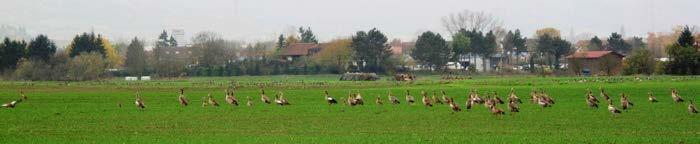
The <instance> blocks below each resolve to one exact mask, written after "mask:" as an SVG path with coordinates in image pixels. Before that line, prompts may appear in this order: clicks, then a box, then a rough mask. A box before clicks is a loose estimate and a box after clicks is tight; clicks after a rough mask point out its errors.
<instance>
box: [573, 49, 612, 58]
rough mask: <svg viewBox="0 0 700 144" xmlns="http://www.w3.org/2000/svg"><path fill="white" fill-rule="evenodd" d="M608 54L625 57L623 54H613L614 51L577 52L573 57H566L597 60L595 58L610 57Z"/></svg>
mask: <svg viewBox="0 0 700 144" xmlns="http://www.w3.org/2000/svg"><path fill="white" fill-rule="evenodd" d="M608 54H615V55H619V56H620V57H624V56H623V55H622V54H619V53H617V52H613V51H582V52H576V53H574V54H572V55H568V56H566V58H588V59H595V58H600V57H602V56H605V55H608Z"/></svg>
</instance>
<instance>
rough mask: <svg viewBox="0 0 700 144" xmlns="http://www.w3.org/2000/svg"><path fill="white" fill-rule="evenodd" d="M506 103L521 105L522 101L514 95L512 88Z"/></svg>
mask: <svg viewBox="0 0 700 144" xmlns="http://www.w3.org/2000/svg"><path fill="white" fill-rule="evenodd" d="M508 102H518V103H523V101H521V100H520V98H519V97H518V96H517V95H515V89H514V88H510V96H508Z"/></svg>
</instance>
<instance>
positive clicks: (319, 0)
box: [0, 0, 700, 42]
mask: <svg viewBox="0 0 700 144" xmlns="http://www.w3.org/2000/svg"><path fill="white" fill-rule="evenodd" d="M697 6H700V1H699V0H3V1H2V2H0V24H3V25H12V26H18V27H23V28H26V29H27V31H28V32H29V33H30V34H31V35H37V34H47V35H48V36H49V37H50V38H52V39H56V40H69V39H71V38H72V37H74V36H75V35H76V34H78V33H82V32H89V31H94V32H96V33H100V34H102V35H104V36H106V37H108V38H110V39H112V40H120V41H124V40H129V39H132V38H133V37H139V38H140V39H144V40H147V41H153V40H155V39H156V38H157V36H158V34H159V33H160V32H162V31H163V30H167V31H170V30H172V29H182V30H184V31H185V37H186V38H187V39H190V38H191V36H193V35H194V34H195V33H197V32H201V31H213V32H215V33H218V34H220V35H221V36H222V37H223V38H225V39H234V40H243V41H249V42H251V41H265V40H275V39H276V38H277V36H279V34H280V33H289V32H292V31H294V30H295V29H296V28H298V27H299V26H304V27H311V29H312V30H313V31H314V33H316V35H317V37H318V38H319V40H320V41H328V40H332V39H335V38H345V37H350V36H352V34H354V33H355V32H357V31H360V30H365V31H366V30H369V29H371V28H378V29H379V30H380V31H382V32H384V33H385V34H386V35H387V36H388V37H389V38H390V39H394V38H398V39H402V40H406V41H408V40H412V39H415V38H416V37H417V36H418V35H419V34H420V33H422V32H424V31H428V30H430V31H434V32H438V33H441V34H442V35H448V33H447V32H446V31H445V28H443V27H442V24H441V20H440V19H441V18H443V17H445V16H447V15H449V14H450V13H455V12H460V11H463V10H470V11H483V12H486V13H490V14H492V15H494V16H496V17H497V18H498V19H500V20H501V21H503V24H504V26H505V28H507V29H520V30H521V31H522V32H523V33H524V34H525V35H526V36H531V35H532V34H533V33H534V32H535V31H536V30H537V29H539V28H544V27H554V28H557V29H560V30H561V31H562V36H570V35H571V31H572V30H573V34H574V35H582V34H583V35H599V36H603V37H604V36H606V35H609V34H610V33H612V32H620V31H624V33H625V35H626V36H646V33H647V32H651V31H653V32H665V31H671V28H672V27H673V26H677V25H700V8H697ZM623 29H624V30H623Z"/></svg>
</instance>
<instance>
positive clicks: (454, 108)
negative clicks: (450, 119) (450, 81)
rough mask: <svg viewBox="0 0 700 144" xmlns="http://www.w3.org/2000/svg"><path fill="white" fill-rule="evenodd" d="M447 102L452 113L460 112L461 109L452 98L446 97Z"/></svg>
mask: <svg viewBox="0 0 700 144" xmlns="http://www.w3.org/2000/svg"><path fill="white" fill-rule="evenodd" d="M447 104H449V105H450V108H451V109H452V113H453V114H454V113H455V112H460V111H462V109H461V108H459V105H457V104H456V103H455V102H454V99H452V98H447Z"/></svg>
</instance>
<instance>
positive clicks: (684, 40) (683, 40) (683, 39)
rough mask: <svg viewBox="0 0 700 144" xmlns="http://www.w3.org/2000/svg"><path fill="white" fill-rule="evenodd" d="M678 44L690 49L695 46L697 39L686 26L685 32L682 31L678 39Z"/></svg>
mask: <svg viewBox="0 0 700 144" xmlns="http://www.w3.org/2000/svg"><path fill="white" fill-rule="evenodd" d="M677 43H678V45H680V46H682V47H690V46H693V44H695V37H693V33H692V32H690V28H688V26H685V27H684V28H683V31H681V35H680V36H679V37H678V42H677Z"/></svg>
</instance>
